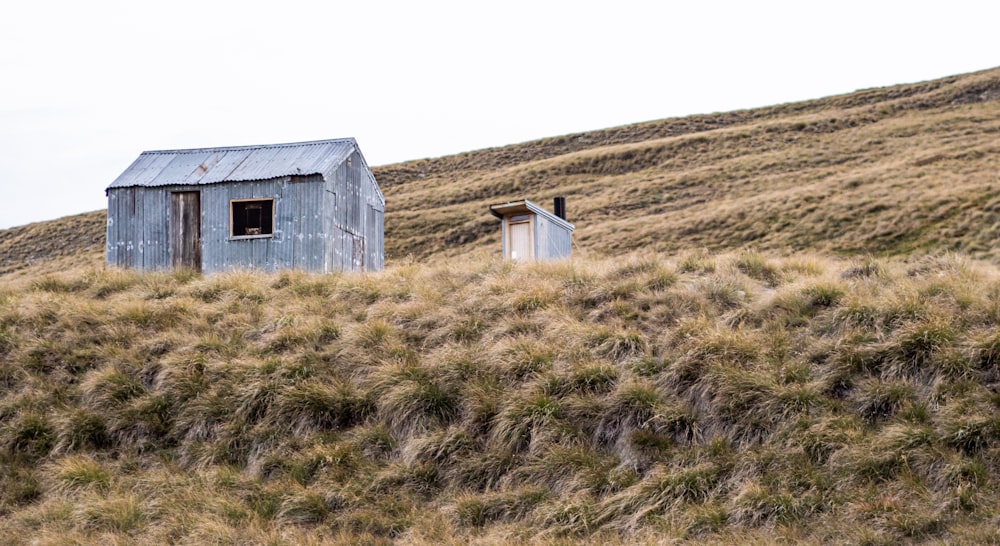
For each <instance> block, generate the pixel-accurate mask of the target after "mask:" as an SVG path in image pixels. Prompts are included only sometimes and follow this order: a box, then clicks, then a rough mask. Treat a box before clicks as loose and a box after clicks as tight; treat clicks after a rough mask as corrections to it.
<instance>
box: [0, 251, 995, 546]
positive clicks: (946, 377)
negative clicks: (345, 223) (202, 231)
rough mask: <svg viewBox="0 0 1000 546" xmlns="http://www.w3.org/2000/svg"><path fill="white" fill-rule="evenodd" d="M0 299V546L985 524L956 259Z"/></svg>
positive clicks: (800, 534) (60, 286)
mask: <svg viewBox="0 0 1000 546" xmlns="http://www.w3.org/2000/svg"><path fill="white" fill-rule="evenodd" d="M845 272H846V273H845ZM0 286H2V287H3V288H2V293H3V300H2V304H0V325H2V333H3V336H2V340H3V345H2V346H0V350H2V351H3V358H2V359H0V362H2V364H3V366H2V374H0V463H2V464H0V511H2V512H3V513H4V517H3V518H0V533H2V534H3V535H4V536H34V537H39V540H40V542H42V543H44V542H45V541H49V542H59V538H62V539H65V540H66V541H70V542H72V541H74V540H75V541H78V542H82V543H86V542H93V541H95V540H111V541H122V542H128V541H133V540H138V541H140V542H143V541H159V542H164V541H165V542H168V543H197V542H205V541H221V542H227V541H228V542H248V543H267V542H277V543H283V542H288V541H293V542H296V543H338V542H340V543H352V542H369V543H391V542H393V541H397V542H414V543H439V542H449V541H450V542H460V543H464V542H475V541H481V542H486V543H492V542H510V541H517V542H533V541H534V542H544V543H567V544H568V543H576V542H584V543H587V542H591V543H598V542H605V541H611V542H612V543H614V541H616V540H617V541H623V542H626V543H628V542H643V541H648V540H653V538H651V537H658V538H657V539H659V538H664V537H670V538H672V539H678V540H703V541H706V542H710V543H711V542H716V543H726V542H731V541H740V542H744V541H745V542H749V543H754V542H758V543H769V542H775V541H781V540H786V541H791V542H828V541H837V540H846V541H850V542H854V541H858V542H875V543H878V542H885V543H892V542H906V541H922V540H946V538H945V537H949V536H962V537H972V538H982V537H986V538H988V537H990V536H992V535H991V534H990V533H991V532H992V531H991V530H990V529H991V527H992V522H994V521H995V518H996V514H997V513H998V512H997V507H998V506H1000V497H997V496H996V491H997V490H998V488H997V484H996V483H995V481H996V479H995V476H996V475H997V473H998V472H1000V397H998V396H997V395H996V392H995V391H996V389H997V387H998V385H1000V341H998V340H1000V337H998V336H997V334H996V333H995V330H996V326H997V322H998V319H1000V312H998V308H997V306H996V303H995V297H996V295H997V293H998V292H1000V289H998V287H1000V273H998V272H997V271H996V269H995V268H993V267H992V266H989V265H985V264H982V263H979V262H975V261H972V260H970V259H968V258H965V257H960V256H956V255H941V256H933V257H930V258H921V259H915V260H910V261H905V262H904V261H897V260H892V259H882V258H880V259H867V258H866V259H848V260H837V259H831V258H820V257H814V256H796V257H781V256H768V255H766V254H764V253H762V252H761V251H757V250H753V249H744V250H739V251H736V252H733V253H723V254H711V253H708V252H697V253H692V254H688V255H683V256H678V257H676V258H668V257H663V256H657V255H650V254H644V255H643V256H626V257H623V258H620V259H615V260H606V261H582V260H577V261H565V262H559V263H549V264H531V265H525V264H511V263H506V262H499V261H493V260H488V259H483V260H479V261H467V262H466V263H463V264H461V266H456V265H455V264H442V265H440V266H422V267H418V266H416V265H415V264H413V263H401V264H399V265H396V266H392V267H390V268H389V269H388V270H387V271H386V272H384V273H381V274H372V275H364V276H350V275H331V276H319V275H308V274H304V273H299V272H284V273H278V274H274V275H261V274H249V273H237V274H232V275H220V276H216V277H209V278H202V277H198V276H191V275H189V274H186V275H181V274H167V273H154V274H149V275H135V274H132V273H127V272H114V271H109V272H107V273H94V272H92V271H87V270H84V271H80V272H76V273H74V272H63V273H60V274H59V275H58V276H56V275H55V274H53V276H52V277H51V278H45V279H41V280H37V281H32V282H25V281H11V282H9V283H7V284H3V285H0ZM844 521H852V522H856V523H855V524H852V525H853V526H852V528H850V529H845V528H843V522H844ZM57 537H58V538H57Z"/></svg>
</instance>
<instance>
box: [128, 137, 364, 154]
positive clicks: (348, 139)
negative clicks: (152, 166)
mask: <svg viewBox="0 0 1000 546" xmlns="http://www.w3.org/2000/svg"><path fill="white" fill-rule="evenodd" d="M337 142H352V143H354V144H355V145H356V144H357V142H356V141H355V140H354V137H346V138H329V139H326V140H307V141H303V142H284V143H279V144H248V145H243V146H215V147H211V148H182V149H179V150H167V149H164V150H147V151H144V152H142V153H143V154H192V153H204V152H214V151H236V150H256V149H260V148H293V147H297V146H320V145H324V144H333V143H337Z"/></svg>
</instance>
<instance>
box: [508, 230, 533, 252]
mask: <svg viewBox="0 0 1000 546" xmlns="http://www.w3.org/2000/svg"><path fill="white" fill-rule="evenodd" d="M508 233H510V240H509V241H508V242H507V244H508V248H509V249H510V256H509V257H510V259H512V260H530V259H532V258H533V257H534V254H535V253H534V252H532V251H533V250H534V249H533V246H534V245H532V244H531V222H530V221H527V222H517V223H511V224H510V229H509V230H508Z"/></svg>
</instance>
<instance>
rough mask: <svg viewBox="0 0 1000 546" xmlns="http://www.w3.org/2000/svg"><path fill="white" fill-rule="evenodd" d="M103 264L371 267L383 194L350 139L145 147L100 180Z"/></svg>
mask: <svg viewBox="0 0 1000 546" xmlns="http://www.w3.org/2000/svg"><path fill="white" fill-rule="evenodd" d="M107 196H108V226H107V263H108V265H110V266H119V267H128V268H133V269H140V270H156V269H171V268H189V269H194V270H198V271H203V272H205V273H214V272H218V271H225V270H232V269H257V270H264V271H275V270H279V269H287V268H295V269H302V270H305V271H313V272H324V273H325V272H331V271H378V270H381V269H382V267H383V264H384V242H383V237H384V223H383V217H384V214H385V198H384V197H383V196H382V192H381V191H380V190H379V187H378V184H377V183H376V182H375V176H374V175H373V174H372V172H371V169H369V168H368V164H367V163H366V162H365V158H364V156H362V155H361V150H360V149H359V148H358V143H357V142H356V141H355V140H354V139H353V138H342V139H334V140H319V141H313V142H296V143H291V144H270V145H260V146H235V147H224V148H198V149H188V150H161V151H150V152H143V153H142V154H140V155H139V157H138V158H137V159H136V160H135V161H134V162H133V163H132V165H131V166H129V167H128V168H127V169H125V172H123V173H122V174H121V175H120V176H119V177H118V178H117V179H116V180H115V181H114V182H113V183H112V184H111V185H110V186H109V187H108V189H107Z"/></svg>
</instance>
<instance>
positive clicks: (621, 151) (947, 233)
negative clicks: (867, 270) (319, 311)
mask: <svg viewBox="0 0 1000 546" xmlns="http://www.w3.org/2000/svg"><path fill="white" fill-rule="evenodd" d="M998 134H1000V69H993V70H988V71H984V72H979V73H974V74H967V75H962V76H954V77H949V78H944V79H941V80H935V81H930V82H924V83H917V84H909V85H899V86H893V87H888V88H880V89H869V90H863V91H858V92H855V93H850V94H847V95H842V96H837V97H830V98H825V99H820V100H813V101H807V102H801V103H794V104H785V105H779V106H773V107H768V108H759V109H753V110H745V111H739V112H730V113H723V114H709V115H699V116H691V117H686V118H679V119H667V120H661V121H654V122H648V123H640V124H636V125H629V126H624V127H617V128H611V129H605V130H600V131H592V132H588V133H580V134H575V135H567V136H561V137H555V138H549V139H543V140H539V141H533V142H527V143H523V144H516V145H512V146H505V147H501V148H492V149H487V150H479V151H475V152H468V153H463V154H459V155H454V156H448V157H442V158H438V159H427V160H420V161H411V162H407V163H401V164H397V165H388V166H383V167H376V168H375V169H374V170H375V174H376V176H377V178H378V180H379V182H380V184H381V185H382V187H383V189H384V193H385V195H386V197H387V200H388V211H387V214H386V254H387V257H388V258H389V259H390V260H393V259H399V258H401V257H404V256H406V255H412V256H414V257H416V258H427V257H430V256H434V255H463V254H467V253H469V252H474V251H476V250H479V249H491V250H495V249H496V247H497V246H498V245H499V243H498V240H499V236H498V233H497V232H498V225H497V222H496V220H495V219H494V218H493V217H492V216H490V215H489V214H488V212H487V206H488V205H489V204H491V203H496V202H503V201H506V200H510V199H519V198H524V197H526V198H529V199H533V200H535V201H536V202H539V203H544V204H548V202H550V200H551V197H553V196H555V195H565V196H567V197H568V200H569V215H570V220H571V221H573V222H575V224H576V225H577V228H578V230H577V233H576V239H575V241H576V244H577V247H578V249H579V252H581V253H583V254H588V255H593V256H602V255H614V254H618V253H622V252H628V251H631V250H636V249H640V248H641V249H646V250H658V251H665V252H666V251H669V252H673V251H676V250H683V249H692V248H709V249H735V248H741V247H743V246H746V245H753V246H756V247H757V248H760V249H766V250H776V251H780V252H787V251H801V250H819V251H823V252H835V253H857V252H868V253H881V254H888V255H901V254H910V253H913V252H923V251H935V250H937V251H940V250H956V251H961V252H963V253H968V254H970V255H972V256H975V257H979V258H984V259H989V260H996V259H997V258H998V255H997V251H996V249H995V248H994V244H993V241H995V240H996V239H997V237H998V236H1000V232H998V230H1000V227H998V226H1000V212H998V211H1000V179H998V172H1000V140H998V137H997V135H998ZM102 215H103V213H102V212H94V213H89V214H87V215H82V216H80V217H74V219H73V222H72V225H68V226H67V225H65V221H64V220H59V221H55V222H53V223H46V222H43V223H40V224H33V225H32V226H30V233H31V235H30V236H26V237H19V236H18V237H15V236H13V235H12V233H22V232H24V230H25V229H26V228H28V226H26V227H22V228H14V230H5V231H0V273H2V272H5V271H8V272H9V271H12V270H14V269H16V268H21V267H23V265H24V264H25V263H27V262H31V261H34V262H37V261H39V260H44V259H45V257H46V256H57V255H60V254H61V253H62V254H64V253H66V252H68V251H70V250H71V249H73V248H75V249H78V250H80V251H82V252H84V253H92V252H93V251H95V250H96V249H98V246H97V245H96V243H95V242H96V241H99V240H100V239H101V237H103V233H102V230H103V217H102ZM78 224H79V225H78ZM46 229H52V230H54V231H53V233H51V234H47V233H45V232H44V231H45V230H46ZM65 233H73V234H75V235H74V236H75V238H74V239H72V240H70V239H67V238H66V237H65V236H64V235H63V234H65ZM39 240H51V241H66V243H67V244H68V245H69V246H68V247H67V246H66V245H63V247H62V248H57V247H44V248H38V244H37V241H39ZM26 241H31V242H30V243H26Z"/></svg>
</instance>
